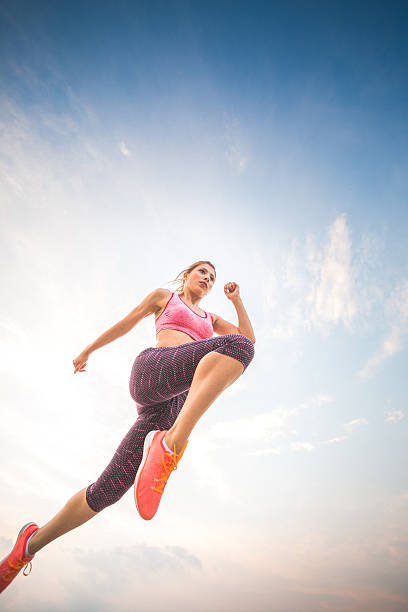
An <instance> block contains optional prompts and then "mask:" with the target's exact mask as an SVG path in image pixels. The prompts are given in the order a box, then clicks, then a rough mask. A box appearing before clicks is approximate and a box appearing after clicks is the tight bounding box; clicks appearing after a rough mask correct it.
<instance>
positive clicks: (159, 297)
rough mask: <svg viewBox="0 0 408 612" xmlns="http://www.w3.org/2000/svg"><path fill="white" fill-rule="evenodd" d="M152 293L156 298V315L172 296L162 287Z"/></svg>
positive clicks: (171, 293) (170, 292)
mask: <svg viewBox="0 0 408 612" xmlns="http://www.w3.org/2000/svg"><path fill="white" fill-rule="evenodd" d="M154 293H155V297H156V304H157V307H158V310H157V311H156V315H157V314H158V311H159V310H162V309H164V307H165V306H166V304H167V302H168V301H169V300H170V298H171V296H172V295H173V291H170V290H169V289H163V287H158V288H157V289H155V290H154Z"/></svg>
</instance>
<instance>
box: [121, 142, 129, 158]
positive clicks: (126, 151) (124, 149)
mask: <svg viewBox="0 0 408 612" xmlns="http://www.w3.org/2000/svg"><path fill="white" fill-rule="evenodd" d="M119 149H120V152H121V153H122V155H124V156H125V157H130V156H131V155H132V153H131V151H130V150H129V149H128V148H127V146H126V145H125V143H124V142H121V143H120V145H119Z"/></svg>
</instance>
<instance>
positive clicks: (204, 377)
mask: <svg viewBox="0 0 408 612" xmlns="http://www.w3.org/2000/svg"><path fill="white" fill-rule="evenodd" d="M243 371H244V366H243V364H242V363H240V362H239V361H237V360H236V359H234V358H233V357H229V356H228V355H222V354H220V353H215V352H211V353H208V354H207V355H205V356H204V357H203V358H202V359H201V361H200V363H199V364H198V366H197V368H196V370H195V373H194V377H193V381H192V383H191V387H190V390H189V392H188V395H187V398H186V401H185V402H184V406H183V408H182V409H181V411H180V413H179V415H178V417H177V419H176V420H175V422H174V425H173V426H172V427H171V428H170V429H169V430H168V432H167V434H166V436H165V442H166V444H167V446H168V447H169V448H171V449H172V450H173V449H174V447H176V449H175V450H176V453H177V454H178V453H179V452H180V451H181V449H182V448H183V446H184V445H185V443H186V442H187V439H188V436H189V435H190V433H191V432H192V430H193V428H194V426H195V424H196V423H197V421H198V420H199V418H200V417H201V416H202V415H203V414H204V412H205V411H206V410H207V408H209V406H211V404H212V403H213V402H214V400H215V399H216V398H217V397H218V396H219V395H220V394H221V393H222V391H224V390H225V389H226V388H227V387H229V386H230V385H231V384H232V383H233V382H234V381H235V380H237V378H239V377H240V376H241V374H242V373H243Z"/></svg>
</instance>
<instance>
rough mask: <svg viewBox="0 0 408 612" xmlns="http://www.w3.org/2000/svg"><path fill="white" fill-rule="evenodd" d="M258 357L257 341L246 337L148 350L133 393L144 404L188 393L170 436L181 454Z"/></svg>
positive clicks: (135, 371)
mask: <svg viewBox="0 0 408 612" xmlns="http://www.w3.org/2000/svg"><path fill="white" fill-rule="evenodd" d="M253 356H254V346H253V344H252V342H251V341H250V340H249V339H248V338H246V337H245V336H243V335H241V334H227V335H225V336H216V337H213V338H208V339H206V340H198V341H196V342H190V343H187V344H182V345H179V346H176V347H167V348H160V349H146V350H145V351H143V352H142V353H141V354H140V355H139V356H138V357H137V358H136V360H135V363H134V366H133V368H132V374H131V379H130V393H131V395H132V397H133V398H134V399H135V401H136V402H139V403H141V404H143V402H146V403H148V402H149V401H150V402H158V401H163V400H166V399H169V398H171V397H172V396H174V395H175V394H180V393H182V392H186V391H188V394H187V398H186V400H185V403H184V406H183V407H182V409H181V411H180V413H179V414H178V415H176V416H177V419H176V418H175V422H174V424H173V425H172V426H171V428H170V430H169V431H168V433H166V437H165V442H166V444H167V446H168V447H169V448H171V449H172V450H173V449H174V445H176V452H177V453H179V452H180V450H181V449H182V448H183V447H184V444H185V443H186V441H187V438H188V436H189V434H190V433H191V431H192V429H193V427H194V426H195V424H196V423H197V421H198V419H199V418H200V417H201V416H202V414H203V413H204V412H205V411H206V410H207V408H208V407H209V406H210V405H211V404H212V403H213V402H214V400H215V399H216V398H217V397H218V396H219V395H220V393H222V391H223V390H224V389H226V388H227V387H229V386H230V385H231V384H232V383H233V382H234V381H235V380H236V379H237V378H239V376H240V375H241V374H242V373H243V371H244V370H245V369H246V368H247V367H248V365H249V363H250V362H251V361H252V359H253ZM158 429H159V428H158ZM160 429H163V428H160Z"/></svg>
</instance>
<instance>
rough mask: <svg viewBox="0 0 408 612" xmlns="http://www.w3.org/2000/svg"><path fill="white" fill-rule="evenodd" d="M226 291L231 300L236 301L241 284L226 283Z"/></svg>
mask: <svg viewBox="0 0 408 612" xmlns="http://www.w3.org/2000/svg"><path fill="white" fill-rule="evenodd" d="M224 293H225V295H226V296H227V298H228V299H229V300H232V301H234V300H235V299H237V298H239V297H240V295H239V285H238V284H237V283H227V284H226V285H224Z"/></svg>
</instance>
